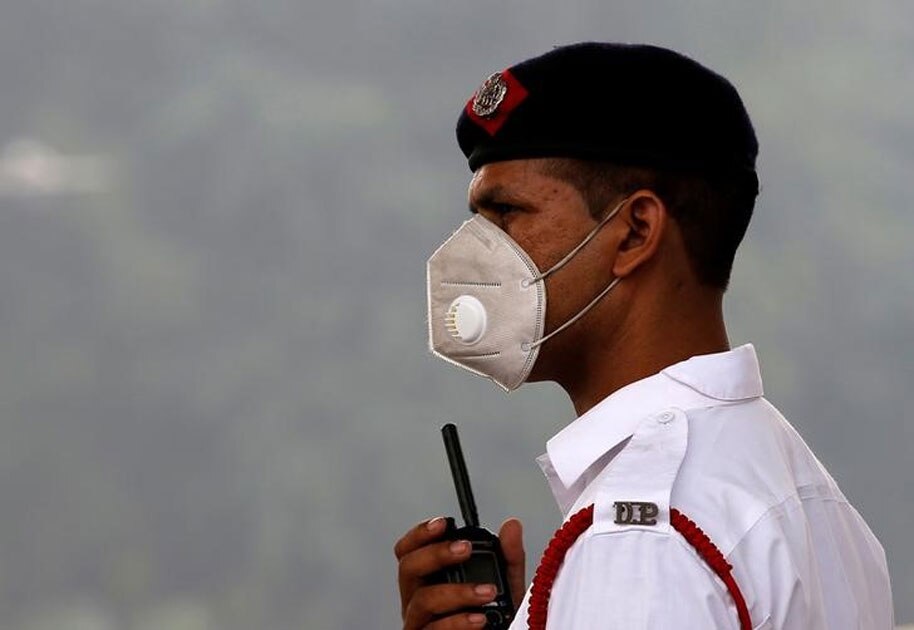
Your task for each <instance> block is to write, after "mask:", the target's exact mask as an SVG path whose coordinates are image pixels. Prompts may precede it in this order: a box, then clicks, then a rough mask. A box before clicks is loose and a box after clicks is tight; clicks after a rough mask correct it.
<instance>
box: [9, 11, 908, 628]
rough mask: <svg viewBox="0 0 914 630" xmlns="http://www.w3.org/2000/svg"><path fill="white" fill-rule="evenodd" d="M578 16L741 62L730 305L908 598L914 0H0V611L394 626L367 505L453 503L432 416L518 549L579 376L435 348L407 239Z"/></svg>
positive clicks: (570, 34) (413, 513) (178, 624)
mask: <svg viewBox="0 0 914 630" xmlns="http://www.w3.org/2000/svg"><path fill="white" fill-rule="evenodd" d="M583 39H600V40H620V41H645V42H652V43H656V44H661V45H666V46H670V47H673V48H676V49H678V50H681V51H683V52H685V53H687V54H689V55H692V56H694V57H695V58H697V59H698V60H700V61H702V62H704V63H706V64H708V65H710V66H711V67H713V68H715V69H716V70H718V71H720V72H722V73H723V74H724V75H725V76H727V77H729V78H730V79H731V80H732V81H733V82H734V83H735V84H736V85H737V87H738V88H739V89H740V91H741V93H742V94H743V96H744V99H745V101H746V103H747V106H748V108H749V110H750V112H751V114H752V116H753V118H754V121H755V124H756V127H757V132H758V135H759V138H760V141H761V155H760V173H761V178H762V182H763V191H762V194H761V197H760V200H759V203H758V206H757V210H756V217H755V219H754V222H753V225H752V226H751V228H750V232H749V235H748V238H747V241H746V243H745V244H744V246H743V248H742V250H741V255H740V257H739V259H738V261H737V265H736V270H735V276H734V279H733V285H732V289H731V291H730V294H729V298H728V302H727V310H728V315H729V322H730V326H731V337H732V341H733V342H734V343H735V344H736V343H743V342H746V341H752V342H754V343H755V344H756V347H757V349H758V352H759V355H760V358H761V361H762V368H763V375H764V377H765V380H766V388H767V394H768V396H769V398H770V399H771V400H772V401H773V402H774V403H775V404H777V405H779V406H780V407H781V409H782V410H783V411H784V413H785V414H786V415H787V416H788V417H789V418H790V419H791V421H792V422H793V423H794V424H795V425H796V426H797V427H798V429H799V430H800V431H801V432H802V434H803V435H804V436H805V437H806V439H807V441H808V442H809V443H810V445H811V446H812V447H813V449H814V450H815V451H816V452H817V454H818V455H819V457H820V458H821V459H822V460H823V462H824V463H825V465H826V466H827V467H828V468H829V469H830V470H831V472H832V473H833V475H834V476H835V478H836V479H837V480H838V482H839V484H840V485H841V486H842V488H843V490H844V491H845V493H846V494H847V495H848V496H849V498H850V499H851V501H852V502H853V503H854V504H855V505H856V506H857V507H858V509H859V510H860V511H861V512H862V513H863V515H864V516H865V518H866V519H867V520H868V521H869V523H870V524H871V526H872V527H873V529H874V530H875V532H876V533H877V535H878V536H879V538H880V539H881V540H882V542H883V544H884V546H885V547H886V550H887V552H888V556H889V563H890V567H891V570H892V577H893V581H894V589H895V601H896V611H897V617H898V620H899V622H901V621H911V620H914V545H911V544H910V540H911V536H910V528H911V526H912V523H914V470H912V467H911V462H912V461H914V459H912V454H914V453H912V451H914V425H912V422H911V420H912V414H911V412H910V409H909V406H908V401H907V394H908V393H910V390H909V388H911V387H912V385H914V369H912V346H914V291H912V283H911V278H910V273H911V270H912V268H914V265H912V263H914V255H912V246H911V232H912V228H914V218H912V209H911V177H912V172H914V119H912V112H914V4H911V3H910V2H903V1H898V2H892V3H880V2H870V3H859V2H855V3H852V2H845V1H830V2H806V3H794V2H789V1H786V0H779V1H776V2H764V3H752V4H749V3H730V2H723V1H720V0H715V1H711V0H702V1H698V2H691V3H682V2H675V1H674V0H651V1H645V2H638V3H621V2H612V3H611V2H606V1H605V0H602V1H599V0H592V1H584V2H576V3H575V2H569V3H551V2H550V3H547V2H539V1H538V2H529V1H524V2H522V1H520V0H501V1H498V2H495V1H481V0H469V1H467V2H460V3H455V2H428V1H424V2H420V1H418V0H374V1H363V2H357V1H355V0H337V1H335V2H329V1H324V2H321V3H316V2H309V1H307V0H305V1H303V2H302V1H297V2H293V1H292V0H265V1H263V2H257V3H255V2H250V1H244V0H180V1H179V0H130V1H128V2H124V1H115V0H56V1H51V0H29V1H28V2H18V3H16V2H5V3H3V5H2V8H0V87H2V96H0V513H2V518H0V628H3V629H4V630H6V629H9V630H60V629H66V630H71V629H72V630H115V629H117V630H121V629H123V630H160V629H165V630H212V629H220V630H222V629H225V630H249V629H264V630H274V629H275V630H286V629H289V630H291V629H293V628H295V629H302V628H304V629H315V630H322V629H348V628H391V627H396V626H397V624H398V619H399V617H398V612H399V611H398V600H397V595H396V584H395V563H394V560H393V556H392V552H391V548H392V545H393V542H394V540H395V539H396V538H397V537H398V536H399V535H400V533H401V532H402V531H403V530H405V529H406V528H407V527H408V526H410V525H411V524H413V523H414V522H416V521H418V520H419V519H421V518H424V517H427V516H431V515H433V514H437V513H442V512H444V513H453V512H455V511H456V502H455V500H454V498H453V491H452V487H451V485H450V480H449V477H448V474H447V469H446V464H445V459H444V455H443V452H442V449H441V446H440V437H439V433H438V427H439V425H441V424H442V423H443V422H445V421H455V422H457V423H458V424H459V426H460V427H461V432H462V436H463V440H464V448H465V450H466V452H467V456H468V460H469V464H470V467H471V470H472V472H473V475H474V482H475V486H476V491H477V495H478V496H477V501H478V503H479V506H480V511H481V514H482V516H483V520H484V521H486V522H487V523H489V524H490V525H491V526H493V527H494V526H497V524H498V523H499V522H500V520H501V519H502V518H504V517H505V516H508V515H512V514H513V515H518V516H520V517H521V518H522V519H523V520H524V522H525V524H526V527H527V544H528V556H529V557H530V558H531V559H535V558H536V557H538V555H539V552H540V550H541V549H542V547H543V544H544V542H545V540H546V537H547V536H548V535H549V534H550V533H551V532H552V530H553V528H554V527H556V526H557V525H558V523H559V518H560V517H559V514H558V511H557V510H556V508H555V507H554V504H553V503H552V499H551V495H550V494H549V491H548V489H547V487H546V484H545V483H544V481H543V480H542V478H541V475H540V473H539V470H538V468H537V467H536V465H535V463H534V462H533V458H534V457H535V456H536V455H538V454H539V453H540V452H541V451H542V449H543V446H544V442H545V440H546V439H548V437H550V436H551V435H552V434H553V433H555V432H556V431H557V430H558V429H560V428H561V427H562V426H564V425H565V424H566V423H567V422H569V421H570V420H571V419H573V411H572V409H571V406H570V405H569V404H568V402H567V400H566V398H565V397H564V394H563V393H562V392H561V391H560V390H558V389H557V388H555V387H552V386H548V385H542V386H529V387H525V388H524V389H523V390H522V391H520V392H517V393H515V394H513V395H511V396H510V397H505V396H504V395H502V394H501V393H500V392H499V391H497V390H496V389H495V388H494V386H492V385H491V384H489V383H487V382H485V381H483V380H481V379H477V378H474V377H472V376H468V375H464V374H462V373H461V372H459V371H457V370H454V369H453V368H450V367H448V366H446V365H445V364H443V363H440V362H438V361H437V360H435V359H433V358H432V357H431V356H429V355H428V354H427V352H426V340H425V335H426V328H425V320H424V317H425V315H424V307H425V286H424V281H425V267H424V265H425V259H426V257H427V256H428V254H429V253H430V252H431V251H432V250H433V249H434V248H435V247H436V246H437V244H438V243H439V242H440V241H441V240H442V239H443V238H444V237H446V236H447V235H448V234H449V233H450V231H451V230H452V229H454V228H455V227H456V226H457V225H458V223H459V222H460V221H462V220H463V219H464V217H465V216H466V209H465V208H466V206H465V204H466V202H465V187H466V183H467V181H468V176H469V172H468V170H467V168H466V164H465V162H464V160H463V158H462V156H461V155H460V153H459V151H458V149H457V147H456V143H455V141H454V138H453V127H454V123H455V121H456V117H457V114H458V112H459V110H460V108H461V106H462V105H463V103H464V102H465V101H466V99H467V98H468V97H469V96H470V95H471V93H472V92H473V90H474V89H475V88H476V87H477V86H478V84H479V83H480V82H481V81H482V80H483V79H484V78H485V77H486V76H487V75H488V74H489V73H491V72H493V71H495V70H498V69H500V68H503V67H505V66H508V65H510V64H512V63H514V62H516V61H518V60H520V59H522V58H525V57H528V56H531V55H534V54H538V53H540V52H544V51H545V50H548V49H549V47H551V46H553V45H556V44H561V43H568V42H571V41H576V40H583ZM606 80H609V81H611V80H612V77H608V78H607V79H606ZM618 89H619V92H620V94H624V91H625V89H626V86H625V85H619V86H618Z"/></svg>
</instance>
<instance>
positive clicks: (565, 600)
mask: <svg viewBox="0 0 914 630" xmlns="http://www.w3.org/2000/svg"><path fill="white" fill-rule="evenodd" d="M537 461H538V462H539V463H540V466H541V467H542V469H543V472H544V473H545V474H546V478H547V480H548V481H549V484H550V486H551V488H552V491H553V494H554V495H555V498H556V500H557V502H558V504H559V507H560V508H561V510H562V512H563V513H564V515H565V518H566V519H567V518H568V517H569V516H571V515H572V514H574V513H576V512H577V511H578V510H580V509H581V508H583V507H586V506H588V505H590V504H594V506H595V507H594V523H593V525H592V526H591V527H590V528H589V529H588V530H587V531H585V532H584V534H583V535H582V536H581V537H580V538H579V539H578V540H577V542H576V543H575V544H574V545H572V547H571V548H570V549H569V551H568V554H567V556H566V557H565V562H564V564H563V565H562V567H561V569H560V570H559V573H558V576H557V577H556V580H555V583H554V586H553V589H552V596H551V598H550V600H549V610H548V618H547V619H548V622H547V627H548V628H549V629H551V630H573V629H595V628H600V629H602V628H607V629H608V628H624V629H626V630H638V629H642V628H651V629H666V628H701V629H706V628H733V629H737V630H738V628H739V619H738V617H737V611H736V607H735V605H734V603H733V600H732V598H731V597H730V594H729V593H728V591H727V589H726V587H725V585H724V583H723V582H722V581H721V580H720V578H718V577H717V576H716V575H715V574H714V572H713V571H712V570H711V568H710V567H709V566H708V565H707V563H706V562H705V561H704V560H702V559H701V558H700V557H699V556H698V555H697V553H696V552H695V550H694V548H693V547H692V546H691V545H690V544H689V543H688V542H687V541H686V540H685V539H684V538H683V537H682V535H680V534H679V532H677V531H676V530H675V529H673V528H672V527H671V525H670V508H671V507H673V508H676V509H678V510H679V511H680V512H682V513H683V514H684V515H685V516H687V517H688V518H690V519H691V520H693V521H694V522H695V523H696V525H698V526H699V527H700V528H702V529H703V530H704V531H705V533H706V534H707V535H708V536H709V537H710V539H711V540H712V541H713V542H714V543H715V544H716V545H717V547H718V548H719V549H720V551H721V552H722V553H723V555H724V556H725V557H726V558H727V561H728V562H729V563H730V564H732V565H733V571H732V573H733V577H734V578H735V580H736V583H737V585H738V586H739V588H740V590H741V592H742V594H743V597H744V598H745V600H746V604H747V606H748V608H749V613H750V617H751V618H752V625H753V628H777V629H785V630H841V629H844V628H847V629H850V628H854V629H865V630H891V629H892V628H893V627H894V622H893V612H892V596H891V591H890V587H889V576H888V570H887V568H886V560H885V552H884V551H883V549H882V546H881V545H880V544H879V541H877V540H876V537H875V536H874V535H873V533H872V532H871V531H870V529H869V527H867V525H866V523H865V522H864V521H863V519H862V518H861V516H860V515H859V514H858V513H857V512H856V510H854V508H853V507H851V505H850V504H849V503H848V502H847V499H846V498H845V497H844V495H843V494H842V493H841V491H840V490H839V489H838V486H837V485H836V484H835V481H834V480H833V479H832V478H831V476H830V475H829V474H828V472H827V471H826V470H825V468H824V467H823V466H822V464H821V463H819V461H818V460H817V459H816V457H815V456H814V455H813V453H812V452H811V451H810V450H809V447H807V446H806V444H805V443H804V442H803V439H802V438H801V437H800V436H799V435H798V434H797V432H796V431H795V430H794V429H793V427H791V426H790V424H789V423H788V422H787V420H785V419H784V418H783V416H781V414H780V413H778V411H777V409H775V408H774V407H773V406H772V405H771V404H770V403H769V402H768V401H766V400H765V399H764V398H763V397H762V382H761V376H760V374H759V368H758V362H757V359H756V356H755V350H754V349H753V347H752V346H751V345H745V346H742V347H740V348H736V349H735V350H731V351H729V352H723V353H720V354H711V355H703V356H698V357H693V358H691V359H689V360H688V361H683V362H682V363H678V364H676V365H673V366H671V367H669V368H667V369H665V370H663V371H662V372H660V373H659V374H656V375H654V376H651V377H649V378H646V379H643V380H641V381H638V382H636V383H632V384H631V385H629V386H627V387H624V388H623V389H620V390H619V391H617V392H615V393H613V394H612V395H611V396H609V397H608V398H606V399H605V400H603V401H602V402H601V403H599V404H598V405H597V406H595V407H594V408H593V409H591V410H590V411H588V412H587V413H585V414H584V415H583V416H581V417H580V418H578V419H577V420H576V421H575V422H573V423H571V424H570V425H568V426H567V427H566V428H565V429H564V430H562V431H561V432H560V433H559V434H557V435H556V436H555V437H553V438H552V439H551V440H549V442H548V444H547V453H546V454H544V455H543V456H542V457H540V458H539V459H538V460H537ZM626 501H638V502H651V503H654V504H656V505H657V506H658V508H659V515H658V516H657V518H656V521H657V523H656V525H638V524H625V522H624V521H627V520H632V519H630V518H626V517H620V516H619V515H618V514H617V513H616V509H615V507H614V504H615V503H616V502H626ZM617 519H620V520H621V521H623V522H622V523H617V522H616V520H617ZM634 520H638V519H634ZM529 598H530V593H529V591H528V592H527V596H526V597H525V598H524V601H523V603H522V604H521V606H520V609H519V610H518V614H517V617H516V618H515V620H514V622H513V624H512V625H511V630H521V629H525V628H526V627H527V606H528V603H529Z"/></svg>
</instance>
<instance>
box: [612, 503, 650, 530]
mask: <svg viewBox="0 0 914 630" xmlns="http://www.w3.org/2000/svg"><path fill="white" fill-rule="evenodd" d="M613 507H615V508H616V520H615V523H616V525H656V524H657V515H658V514H660V508H658V507H657V504H656V503H648V502H647V501H616V502H615V503H613Z"/></svg>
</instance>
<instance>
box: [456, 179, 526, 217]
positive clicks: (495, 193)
mask: <svg viewBox="0 0 914 630" xmlns="http://www.w3.org/2000/svg"><path fill="white" fill-rule="evenodd" d="M522 203H523V200H522V199H521V198H519V197H518V196H517V195H515V194H513V193H512V192H511V191H510V190H508V189H507V188H505V187H504V186H502V185H501V184H495V185H493V186H491V187H489V188H486V189H484V190H483V191H482V192H479V193H477V194H474V195H473V196H472V197H471V198H470V201H469V204H468V205H469V209H470V212H471V213H473V214H476V213H477V212H479V209H480V208H491V207H493V206H497V205H500V204H511V205H520V204H522Z"/></svg>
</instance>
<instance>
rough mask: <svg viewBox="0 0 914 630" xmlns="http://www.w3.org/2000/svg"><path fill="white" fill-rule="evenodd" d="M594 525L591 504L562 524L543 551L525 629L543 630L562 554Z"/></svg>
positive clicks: (531, 591) (534, 578)
mask: <svg viewBox="0 0 914 630" xmlns="http://www.w3.org/2000/svg"><path fill="white" fill-rule="evenodd" d="M592 523H593V505H588V506H587V507H586V508H584V509H583V510H581V511H580V512H578V513H576V514H575V515H574V516H572V517H571V518H570V519H568V522H567V523H565V524H564V525H562V526H561V527H560V528H559V530H558V531H557V532H555V535H554V536H553V537H552V540H550V541H549V545H548V546H547V547H546V551H544V552H543V559H542V560H540V565H539V567H537V569H536V575H534V576H533V585H532V586H531V587H530V605H529V607H528V608H527V628H529V630H546V612H547V610H548V608H549V596H550V595H551V594H552V585H553V583H554V582H555V576H556V575H557V574H558V572H559V567H561V566H562V562H564V561H565V554H566V553H568V549H569V548H570V547H571V545H573V544H574V541H576V540H577V539H578V537H580V535H581V534H583V533H584V531H585V530H586V529H587V528H588V527H590V525H591V524H592Z"/></svg>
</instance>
